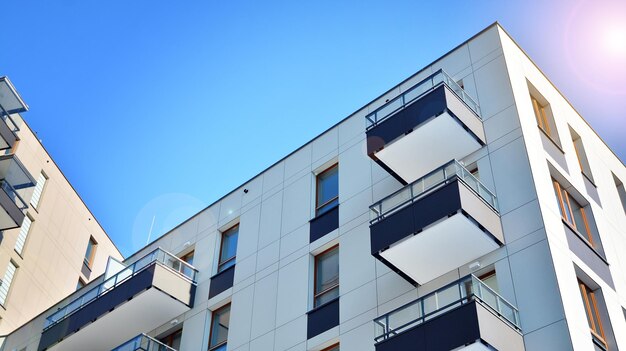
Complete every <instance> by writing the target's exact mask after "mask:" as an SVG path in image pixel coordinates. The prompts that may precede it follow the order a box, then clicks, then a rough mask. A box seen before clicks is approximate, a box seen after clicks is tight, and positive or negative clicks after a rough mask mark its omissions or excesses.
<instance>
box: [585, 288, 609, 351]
mask: <svg viewBox="0 0 626 351" xmlns="http://www.w3.org/2000/svg"><path fill="white" fill-rule="evenodd" d="M578 286H579V287H580V294H581V295H582V298H583V303H584V305H585V313H586V314H587V322H589V329H591V335H592V336H593V339H594V341H595V342H597V343H600V345H601V346H604V349H605V350H606V349H608V347H607V343H606V340H605V337H604V330H603V329H602V320H601V319H600V313H599V311H598V302H597V300H596V293H595V291H593V290H591V289H590V288H589V287H588V286H587V285H586V284H585V283H583V282H581V281H580V280H579V281H578Z"/></svg>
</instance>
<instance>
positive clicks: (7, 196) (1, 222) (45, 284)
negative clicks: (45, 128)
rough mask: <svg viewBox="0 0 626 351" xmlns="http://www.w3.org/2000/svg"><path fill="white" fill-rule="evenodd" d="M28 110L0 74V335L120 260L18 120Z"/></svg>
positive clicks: (82, 204)
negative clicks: (111, 262) (109, 263)
mask: <svg viewBox="0 0 626 351" xmlns="http://www.w3.org/2000/svg"><path fill="white" fill-rule="evenodd" d="M27 110H28V106H27V105H26V104H25V103H24V101H23V100H22V98H21V97H20V95H19V94H18V93H17V91H16V90H15V88H14V87H13V85H12V84H11V81H10V80H9V79H8V78H6V77H0V117H1V120H0V188H2V189H1V190H0V207H1V209H0V339H1V338H2V337H1V336H3V335H6V334H8V333H10V332H12V331H13V330H15V329H16V328H17V327H19V326H21V325H23V324H24V323H26V322H28V321H29V320H31V319H32V318H34V317H35V316H37V315H38V314H40V313H41V312H43V311H45V310H46V309H48V308H49V307H50V306H52V305H53V304H55V303H57V302H58V301H59V300H61V299H63V298H64V297H66V296H67V295H69V294H70V293H72V292H74V291H75V290H76V289H77V287H79V286H82V285H85V284H87V283H88V282H90V281H91V280H93V279H94V278H95V277H97V276H99V275H101V274H102V273H103V272H104V270H105V269H106V264H107V260H108V258H109V256H112V257H115V258H117V259H121V258H122V255H121V254H120V252H119V251H118V250H117V248H116V247H115V245H114V244H113V242H112V241H111V240H110V239H109V237H108V236H107V234H106V233H105V232H104V230H103V229H102V227H101V226H100V224H99V223H98V222H97V221H96V219H95V218H94V217H93V215H92V214H91V212H89V209H88V208H87V206H85V204H84V203H83V202H82V200H81V199H80V197H79V196H78V194H77V193H76V191H75V190H74V189H73V188H72V186H71V184H70V183H69V182H68V181H67V179H66V178H65V176H64V175H63V173H61V171H60V170H59V168H58V167H57V165H56V164H55V163H54V161H53V160H52V158H51V157H50V155H49V154H48V153H47V152H46V150H45V149H44V147H43V146H42V145H41V143H40V141H39V140H38V139H37V136H36V135H35V134H34V133H33V131H32V130H31V129H30V128H29V127H28V125H27V124H26V123H25V122H24V120H23V119H22V116H21V115H20V114H22V113H23V112H26V111H27ZM0 343H1V340H0Z"/></svg>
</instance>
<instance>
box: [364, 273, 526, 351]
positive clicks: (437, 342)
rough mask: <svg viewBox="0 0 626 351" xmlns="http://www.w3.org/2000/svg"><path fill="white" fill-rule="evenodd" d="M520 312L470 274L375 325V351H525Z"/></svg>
mask: <svg viewBox="0 0 626 351" xmlns="http://www.w3.org/2000/svg"><path fill="white" fill-rule="evenodd" d="M519 321H520V319H519V312H518V311H517V308H515V306H513V304H511V303H509V302H508V301H506V300H505V299H504V298H503V297H502V296H500V295H498V293H497V292H495V291H494V290H492V289H491V288H490V287H488V286H487V285H486V284H485V283H483V282H482V281H481V280H480V279H478V278H476V277H475V276H473V275H470V276H467V277H465V278H462V279H459V280H457V281H455V282H453V283H451V284H449V285H446V286H444V287H443V288H441V289H439V290H437V291H434V292H432V293H430V294H428V295H425V296H423V297H420V298H419V299H417V300H415V301H413V302H410V303H408V304H406V305H404V306H402V307H400V308H397V309H395V310H393V311H391V312H389V313H387V314H385V315H383V316H381V317H379V318H376V319H375V320H374V324H375V326H376V336H375V339H374V340H375V342H376V351H396V350H415V351H433V350H472V351H473V350H485V351H488V350H493V349H494V348H495V349H496V350H507V351H509V350H510V351H522V350H524V341H523V339H522V334H521V328H520V322H519Z"/></svg>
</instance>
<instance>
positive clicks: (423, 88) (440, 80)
mask: <svg viewBox="0 0 626 351" xmlns="http://www.w3.org/2000/svg"><path fill="white" fill-rule="evenodd" d="M442 84H445V85H447V86H448V87H449V88H450V90H452V91H453V92H454V93H455V94H456V95H457V96H458V97H459V98H460V99H461V101H463V102H464V103H465V105H467V107H469V108H470V109H471V110H472V111H474V113H475V114H476V117H478V119H479V120H481V118H480V106H478V103H476V101H474V99H472V97H471V96H469V95H468V94H467V93H466V92H465V90H463V88H461V87H460V86H459V85H458V84H457V82H456V81H454V79H452V77H450V75H449V74H448V73H446V72H445V71H444V70H443V69H439V70H438V71H436V72H435V73H433V74H431V75H430V76H428V77H426V78H424V79H423V80H421V81H420V82H419V83H417V84H415V85H414V86H412V87H411V88H409V89H408V90H407V91H405V92H403V93H401V94H400V95H398V96H397V97H395V98H393V99H391V100H390V101H388V102H386V103H385V104H384V105H382V106H380V107H379V108H377V109H376V110H374V111H373V112H370V113H369V114H367V115H366V116H365V119H366V120H367V122H368V125H367V128H366V129H367V130H369V129H371V128H373V127H375V126H376V125H378V124H379V123H380V122H382V121H384V120H385V119H387V118H389V117H391V116H392V115H394V114H396V113H397V112H398V111H400V110H403V109H404V108H405V107H406V106H408V105H410V104H412V103H413V102H415V101H417V100H418V99H420V98H421V97H422V96H424V95H426V94H428V93H429V92H431V91H433V90H435V89H436V88H438V87H439V86H440V85H442Z"/></svg>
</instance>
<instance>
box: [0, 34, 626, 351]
mask: <svg viewBox="0 0 626 351" xmlns="http://www.w3.org/2000/svg"><path fill="white" fill-rule="evenodd" d="M439 69H443V70H445V71H446V72H447V73H448V74H449V75H450V76H451V77H452V78H453V79H454V80H455V81H458V82H461V81H462V86H463V89H464V90H465V92H466V93H467V94H468V95H469V96H470V97H471V98H473V100H475V101H476V102H477V103H478V104H479V105H480V112H481V117H482V121H483V128H484V135H485V139H486V145H484V146H482V147H480V148H479V149H478V150H477V151H475V152H472V153H471V154H469V155H466V156H465V157H463V159H462V160H460V161H462V162H463V163H464V164H465V165H473V164H476V166H477V168H478V172H479V179H480V181H481V182H482V183H483V184H484V185H485V186H486V188H487V189H488V190H490V191H491V192H493V193H494V194H495V195H496V197H497V201H498V208H499V215H500V220H501V227H502V232H503V234H504V245H502V246H499V245H495V246H496V247H497V248H496V249H495V250H493V251H491V252H489V253H487V254H485V255H483V256H481V257H478V258H476V259H472V260H469V261H467V262H463V264H462V265H460V266H457V267H456V268H455V269H453V270H451V271H449V272H447V273H445V274H440V275H439V274H438V275H437V277H435V278H434V279H432V280H430V281H427V282H425V283H424V284H423V285H420V286H418V287H415V286H413V285H412V284H411V283H409V282H408V281H407V280H406V279H404V278H403V277H402V276H401V275H400V274H398V273H396V272H394V271H392V270H391V269H390V268H389V267H388V266H386V265H385V264H383V263H382V262H381V261H380V260H378V259H377V258H375V257H374V256H373V255H372V249H371V246H370V245H371V237H370V235H371V234H370V219H371V213H370V212H371V211H370V209H369V206H370V205H372V204H373V203H375V202H376V201H379V200H381V199H383V198H385V197H386V196H388V195H390V194H392V193H393V192H394V191H396V190H399V189H401V188H402V187H403V185H402V184H401V183H400V182H399V181H398V180H397V179H396V178H394V177H393V176H392V175H391V174H390V173H388V172H387V171H386V170H385V169H383V168H381V166H380V165H379V164H377V163H376V162H374V161H373V160H372V159H371V158H370V157H368V152H367V140H366V134H365V130H366V123H365V116H366V115H367V114H368V113H370V112H372V111H374V110H375V109H377V108H379V107H380V106H383V105H384V104H385V102H386V101H388V100H393V98H395V97H397V96H399V95H400V94H402V93H404V92H405V91H407V90H408V89H409V88H411V87H412V86H414V85H415V84H416V83H418V82H420V81H422V80H423V79H424V78H426V77H428V76H429V75H431V74H433V73H435V72H437V71H438V70H439ZM537 93H538V94H539V95H540V96H541V97H542V98H543V99H545V100H546V101H547V102H548V103H549V112H550V113H551V116H552V117H553V119H554V126H553V128H552V129H551V130H552V132H554V131H556V133H557V134H558V140H556V143H555V142H553V141H551V140H550V139H549V138H548V137H547V136H546V134H545V133H544V132H542V131H541V130H540V129H539V128H538V126H537V124H538V121H537V119H536V118H535V113H534V111H533V104H532V102H531V94H533V95H534V96H536V95H537ZM391 118H393V117H391ZM570 129H571V130H574V131H575V133H577V135H578V136H579V137H580V140H581V141H582V144H583V146H584V151H585V154H586V157H587V159H588V163H589V167H590V170H591V174H592V177H593V184H592V183H591V181H590V180H589V179H587V178H586V177H585V176H584V175H582V173H581V168H580V165H579V159H578V157H577V152H576V150H575V149H574V144H573V142H572V134H571V132H570ZM440 139H441V140H439V142H441V143H443V144H445V143H454V142H455V140H449V139H447V138H446V133H445V130H444V131H443V132H442V133H441V134H440ZM555 139H557V138H556V137H555ZM436 147H437V145H433V148H436ZM411 152H414V153H415V155H416V157H417V160H418V161H416V162H419V158H420V157H424V158H428V157H429V156H428V153H429V152H430V151H429V150H421V152H422V153H423V156H422V155H421V154H420V150H411ZM450 159H452V157H451V158H450ZM335 163H338V165H339V181H338V186H339V191H338V198H339V218H338V222H339V226H338V228H337V229H335V230H333V231H331V232H330V233H328V234H326V235H323V236H322V237H321V238H319V239H316V240H314V241H312V242H310V234H311V233H310V228H311V224H310V221H311V220H312V219H314V218H315V217H316V213H315V212H316V211H315V208H316V186H317V185H316V175H317V174H319V173H320V172H321V171H323V170H325V169H327V168H328V167H329V166H331V165H333V164H335ZM421 175H423V174H421ZM614 176H615V177H617V178H618V179H620V180H621V181H622V182H626V168H625V167H624V165H623V163H622V162H621V161H620V160H619V159H618V158H617V157H616V156H615V155H614V154H613V153H612V152H611V150H610V149H609V148H608V147H607V146H606V145H605V144H604V143H603V142H602V140H601V139H600V138H599V137H598V136H597V135H596V134H595V132H594V131H593V130H592V129H591V128H590V127H589V125H587V123H586V122H585V121H584V120H583V119H582V118H581V117H580V115H579V114H578V113H577V112H576V111H575V110H574V109H573V107H572V106H571V105H570V104H569V103H568V102H567V100H566V99H565V98H564V97H563V96H562V95H561V94H560V93H559V92H558V90H557V89H556V88H555V87H554V86H553V85H552V84H551V83H550V82H549V81H548V79H547V78H546V77H545V76H544V75H543V74H542V73H541V71H540V70H539V69H538V68H537V67H536V66H535V65H534V64H533V63H532V61H531V60H530V59H529V58H528V57H527V56H526V54H525V53H524V52H523V51H522V50H521V49H520V48H519V47H518V46H517V44H516V43H515V42H514V41H513V40H512V39H511V38H510V37H509V36H508V34H507V33H506V32H504V30H503V29H502V28H501V27H500V26H499V25H497V24H494V25H492V26H490V27H488V28H487V29H485V30H484V31H482V32H481V33H479V34H478V35H477V36H475V37H473V38H471V39H470V40H469V41H467V42H466V43H463V44H462V45H460V46H458V47H457V48H455V49H454V50H453V51H451V52H450V53H448V54H446V55H445V56H443V57H442V58H441V59H439V60H437V61H435V62H434V63H433V64H431V65H430V66H428V67H426V68H424V69H422V70H421V71H419V72H418V73H417V74H415V75H414V76H412V77H410V78H409V79H407V80H405V81H404V82H402V83H400V84H399V85H398V86H396V87H394V88H393V89H391V90H390V91H388V92H387V93H385V94H383V95H382V96H380V97H379V98H377V99H376V100H374V101H373V102H371V103H370V104H368V105H366V106H365V107H363V108H362V109H360V110H358V111H357V112H355V113H354V114H352V115H351V116H349V117H348V118H346V119H345V120H343V121H341V122H340V123H339V124H337V125H335V126H334V127H332V128H331V129H329V130H328V131H326V132H325V133H323V134H322V135H320V136H319V137H317V138H315V139H314V140H312V141H311V142H309V143H307V144H305V145H304V146H302V147H301V148H300V149H298V150H296V151H294V152H293V153H292V154H290V155H289V156H287V157H285V158H284V159H282V160H280V161H279V162H277V163H276V164H274V165H273V166H271V167H270V168H269V169H267V170H266V171H264V172H262V173H261V174H259V175H258V176H256V177H255V178H253V179H251V180H250V181H248V182H247V183H245V184H243V185H242V186H241V187H239V188H237V189H235V190H234V191H232V192H231V193H229V194H228V195H226V196H225V197H223V198H222V199H220V200H218V201H217V202H215V203H214V204H212V205H210V206H209V207H208V208H206V209H205V210H203V211H201V212H200V213H198V214H197V215H195V216H194V217H192V218H190V219H189V220H187V221H186V222H184V223H182V224H180V225H179V226H178V227H177V228H175V229H173V230H172V231H171V232H169V233H167V234H166V235H164V236H163V237H161V238H159V239H158V240H156V241H155V242H153V243H151V244H150V245H148V246H147V247H145V248H143V249H141V250H140V251H139V252H137V253H135V254H134V255H133V256H131V257H130V258H128V259H127V260H126V261H125V264H132V263H133V262H135V261H136V260H137V259H139V258H141V257H143V256H144V255H145V254H147V253H149V252H151V251H152V250H154V249H156V248H158V247H160V248H163V249H165V250H166V251H168V252H171V253H173V254H176V255H177V256H179V257H182V256H184V255H185V254H187V253H189V252H191V251H194V258H193V266H194V267H195V269H197V271H198V274H197V276H196V279H195V280H196V282H197V288H196V290H195V301H194V303H193V307H191V308H188V310H187V311H186V312H185V313H183V314H182V315H179V316H176V317H175V318H171V319H168V320H164V321H163V323H162V325H161V326H160V327H158V328H156V329H154V330H134V329H133V328H135V327H136V326H137V325H136V324H134V325H124V326H123V327H121V328H117V329H116V330H101V332H102V333H109V334H111V335H118V334H120V333H125V332H127V333H131V334H133V335H136V334H139V333H146V334H148V335H150V336H153V337H156V338H162V337H164V336H165V335H167V334H169V333H170V332H172V331H174V330H176V329H180V328H181V327H182V338H181V339H180V346H179V347H178V349H180V350H207V349H208V345H209V337H210V329H211V321H212V311H215V310H217V309H218V308H220V307H222V306H225V305H226V304H229V303H230V306H231V307H230V308H231V310H230V320H229V322H230V327H229V331H228V339H227V347H228V350H231V351H235V350H236V351H244V350H245V351H247V350H254V351H256V350H276V351H285V350H290V351H296V350H303V351H304V350H316V351H319V350H323V349H325V348H327V347H329V346H331V345H333V344H335V343H339V344H340V348H341V349H342V350H359V351H361V350H375V349H377V348H378V346H375V345H376V343H375V341H374V336H375V333H376V331H375V324H374V322H373V320H374V319H376V318H377V317H380V316H382V315H384V314H386V313H388V312H390V311H392V310H394V309H396V308H398V307H400V306H402V305H404V304H407V303H409V302H411V301H413V300H415V299H417V298H418V297H423V296H425V295H427V294H429V293H431V292H433V291H435V290H437V289H440V288H441V287H443V286H445V285H446V284H448V283H450V282H453V281H455V280H457V279H459V278H461V277H464V276H466V275H468V274H471V273H474V274H475V275H477V276H480V275H482V274H484V273H487V272H490V271H492V270H495V273H496V279H495V282H491V283H489V284H490V286H491V287H493V288H494V290H497V292H498V293H499V294H500V295H501V296H502V297H503V298H504V299H506V300H507V301H509V302H510V303H512V304H513V305H514V306H516V307H517V309H518V310H519V318H520V322H519V324H520V327H521V334H522V335H523V343H524V348H525V349H527V350H572V349H575V350H594V343H593V341H592V336H591V333H590V326H589V324H588V322H587V316H586V314H585V313H586V312H585V311H586V309H585V305H584V300H583V298H582V296H581V293H580V289H579V282H578V280H581V281H583V282H584V283H585V284H586V285H588V286H590V288H592V289H593V290H595V291H596V296H597V298H598V304H599V305H600V307H599V309H600V310H601V314H603V316H602V318H603V323H602V324H603V330H604V333H605V340H606V342H607V344H608V348H609V349H610V350H615V349H618V348H626V320H625V315H624V306H626V262H624V259H623V258H622V257H621V256H623V255H620V253H624V252H626V237H625V236H624V234H623V233H621V231H620V228H624V227H626V212H625V210H626V208H624V206H623V203H622V202H621V201H620V197H619V195H618V190H617V188H616V183H615V180H614ZM416 178H419V177H416ZM553 178H554V179H556V180H557V181H558V182H559V183H560V184H561V185H563V186H564V187H567V189H568V191H569V193H570V194H573V196H574V197H575V198H576V201H578V202H579V203H581V204H582V205H583V206H585V209H586V210H587V213H588V214H589V216H588V217H589V218H588V220H589V222H590V223H591V224H590V226H591V227H593V228H592V230H593V231H594V232H596V233H597V236H598V238H599V240H598V238H596V241H598V242H601V249H597V248H596V249H595V251H597V253H596V252H594V251H593V250H592V251H588V252H591V253H592V254H593V255H596V256H597V257H595V256H593V255H592V256H585V255H586V253H588V252H587V251H584V252H583V251H580V250H583V249H580V250H579V251H577V252H575V250H574V249H573V246H576V245H579V244H581V243H582V244H583V246H580V247H584V245H585V243H584V242H583V241H580V242H576V240H584V239H580V238H577V237H573V236H572V234H571V233H570V234H567V228H566V227H567V226H566V224H565V223H564V221H563V219H562V216H561V213H560V210H559V202H558V201H557V199H556V197H555V192H554V188H553V183H552V179H553ZM594 184H595V185H594ZM572 187H573V188H572ZM593 223H595V224H593ZM235 224H239V236H238V241H237V250H236V265H235V269H234V278H233V284H232V287H230V288H227V289H226V290H225V291H223V292H221V293H219V294H217V295H216V296H213V297H211V298H209V289H210V286H211V284H212V283H213V284H215V280H216V278H215V277H214V276H216V274H217V273H218V260H219V256H220V249H221V244H220V240H221V232H223V231H225V230H227V229H228V228H230V227H232V226H233V225H235ZM596 228H597V230H596ZM416 235H419V234H416ZM568 235H569V236H568ZM401 244H402V243H401V242H399V243H398V245H401ZM443 244H446V243H443ZM334 245H338V246H339V296H340V297H339V323H338V325H337V326H333V327H331V328H330V329H328V330H326V331H324V332H321V333H319V334H317V335H315V336H314V337H312V338H308V336H307V328H308V327H310V325H309V324H310V315H309V314H307V312H310V311H312V310H314V307H315V306H314V285H315V283H314V279H315V272H314V265H315V259H314V257H315V256H316V255H317V254H319V253H321V252H323V251H325V250H326V249H328V248H330V247H333V246H334ZM394 245H395V244H394ZM576 247H578V246H576ZM602 251H603V252H602ZM581 252H583V253H581ZM442 255H443V253H442ZM435 256H436V255H435ZM583 256H584V257H583ZM601 261H606V262H608V264H606V263H603V264H604V265H605V266H602V264H600V265H599V266H598V262H601ZM424 269H425V270H427V269H428V268H427V267H425V268H424ZM607 271H608V272H609V274H608V275H607V273H606V272H607ZM107 278H108V277H107ZM212 278H213V279H212ZM607 280H608V281H607ZM101 281H102V280H101V279H98V280H97V281H95V282H92V283H91V284H89V286H87V287H85V288H84V289H82V290H80V291H78V292H77V293H75V294H74V295H72V296H70V297H69V298H68V299H66V300H64V301H62V302H61V303H59V304H58V305H57V306H54V307H53V308H51V309H50V310H49V312H47V313H44V314H42V315H40V316H39V317H38V318H36V319H35V320H33V321H31V322H30V323H28V324H26V325H25V326H23V327H21V328H20V329H18V330H17V331H16V332H14V333H13V334H11V335H10V336H9V337H8V338H7V340H6V342H5V345H4V348H3V350H7V351H8V350H20V351H21V350H23V349H24V348H26V350H27V351H30V350H37V348H38V345H40V337H41V335H42V330H43V328H44V323H45V318H46V317H48V316H49V315H50V314H52V313H53V312H55V311H56V310H57V308H61V307H64V306H65V305H67V304H68V302H69V301H71V300H73V299H74V298H75V297H77V296H79V295H80V294H82V293H84V292H85V291H87V290H89V289H90V288H91V287H93V286H95V284H98V283H99V282H101ZM131 303H134V302H133V300H130V301H128V302H126V304H129V305H130V304H131ZM122 306H123V305H122ZM602 306H604V307H602ZM139 307H141V306H139ZM139 307H138V308H139ZM158 307H159V306H149V307H146V308H158ZM119 309H120V310H121V307H119ZM139 309H140V310H141V308H139ZM109 313H110V314H113V313H117V312H114V311H113V312H109ZM120 313H121V311H120ZM120 316H121V314H120ZM94 317H98V316H94ZM105 318H107V317H106V316H104V317H102V321H104V320H105ZM92 323H93V325H94V326H96V325H97V324H98V323H103V322H101V321H100V319H97V320H96V321H94V322H92ZM102 325H104V324H102ZM87 328H88V327H85V328H84V330H79V331H77V332H76V333H74V334H69V335H67V336H66V338H65V339H63V340H61V341H60V342H59V343H52V344H51V346H50V348H48V349H50V350H57V349H58V350H64V349H67V348H64V345H70V344H69V343H70V342H71V340H72V338H75V336H76V335H78V334H80V333H83V332H85V331H86V330H87ZM131 330H132V331H131ZM449 332H450V333H454V331H453V330H450V331H449ZM73 335H74V336H73ZM130 336H132V335H130V334H129V336H128V337H125V338H123V340H122V341H124V340H126V339H129V338H130ZM64 343H65V344H64ZM119 344H121V342H120V343H119ZM114 346H117V345H114ZM492 346H493V345H492ZM68 347H69V346H68ZM480 347H484V346H478V345H477V344H476V345H475V344H472V345H470V346H468V349H474V348H475V349H484V348H480ZM595 347H598V346H595ZM111 348H112V347H110V346H106V347H105V348H103V347H102V346H101V345H93V348H92V349H93V350H101V349H102V350H105V349H111ZM425 349H427V348H425ZM501 349H502V347H501ZM503 349H507V348H506V347H505V348H503Z"/></svg>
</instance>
